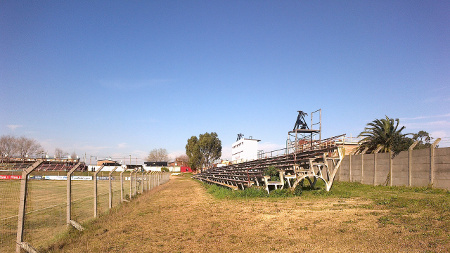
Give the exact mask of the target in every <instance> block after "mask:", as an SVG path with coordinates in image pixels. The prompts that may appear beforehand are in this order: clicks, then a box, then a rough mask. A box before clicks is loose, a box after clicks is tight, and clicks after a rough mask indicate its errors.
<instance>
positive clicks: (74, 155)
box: [70, 151, 78, 159]
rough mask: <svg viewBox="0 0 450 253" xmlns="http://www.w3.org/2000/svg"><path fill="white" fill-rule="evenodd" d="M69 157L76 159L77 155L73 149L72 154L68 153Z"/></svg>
mask: <svg viewBox="0 0 450 253" xmlns="http://www.w3.org/2000/svg"><path fill="white" fill-rule="evenodd" d="M70 158H71V159H78V155H77V153H75V151H73V152H72V154H71V155H70Z"/></svg>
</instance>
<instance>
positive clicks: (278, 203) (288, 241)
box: [55, 177, 449, 252]
mask: <svg viewBox="0 0 450 253" xmlns="http://www.w3.org/2000/svg"><path fill="white" fill-rule="evenodd" d="M366 204H368V203H366V202H365V201H363V200H359V199H345V200H342V199H331V200H327V201H326V202H324V201H322V202H317V201H316V202H313V201H307V200H303V199H302V198H301V197H298V198H289V199H281V200H273V199H267V200H266V199H256V200H255V199H250V200H218V199H214V198H213V197H211V196H210V195H209V194H207V193H206V191H205V189H204V188H203V187H202V186H201V185H200V184H199V183H198V182H196V181H193V180H191V179H188V178H183V177H174V178H173V179H172V180H171V181H170V182H168V183H167V184H164V185H162V186H160V187H157V188H156V189H153V190H152V191H150V192H148V193H145V194H144V195H143V196H140V197H139V198H138V199H137V200H134V201H132V202H131V203H128V204H125V205H124V206H122V208H120V209H118V210H116V211H115V212H113V213H112V214H110V215H108V216H105V217H100V218H99V219H98V220H97V221H96V222H95V223H94V224H92V225H91V227H89V228H88V229H87V230H86V231H85V232H83V233H80V234H79V236H78V235H77V236H76V238H75V237H74V238H73V239H69V240H65V241H64V242H63V243H60V244H59V245H55V249H57V250H55V251H58V252H240V251H243V252H268V251H281V252H307V251H313V252H354V251H357V252H406V251H407V252H423V251H425V250H428V249H429V245H428V242H427V241H420V240H413V239H412V238H413V237H411V234H410V232H409V231H407V230H405V229H403V228H402V227H401V226H380V223H379V217H380V216H381V215H382V214H383V212H384V211H383V210H371V209H368V208H366V207H365V206H366ZM448 246H449V245H436V246H435V247H434V251H445V250H446V247H448Z"/></svg>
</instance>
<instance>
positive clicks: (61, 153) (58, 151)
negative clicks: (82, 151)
mask: <svg viewBox="0 0 450 253" xmlns="http://www.w3.org/2000/svg"><path fill="white" fill-rule="evenodd" d="M67 155H69V153H67V152H65V151H63V150H62V149H60V148H55V158H57V159H61V158H63V157H65V156H67Z"/></svg>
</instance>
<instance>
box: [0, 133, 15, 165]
mask: <svg viewBox="0 0 450 253" xmlns="http://www.w3.org/2000/svg"><path fill="white" fill-rule="evenodd" d="M16 152H17V139H16V137H14V136H11V135H3V136H2V137H0V156H1V159H2V160H3V159H9V158H11V157H14V156H15V155H16Z"/></svg>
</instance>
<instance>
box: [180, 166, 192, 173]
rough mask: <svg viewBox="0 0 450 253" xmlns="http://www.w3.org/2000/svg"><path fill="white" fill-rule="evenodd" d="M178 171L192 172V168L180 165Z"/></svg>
mask: <svg viewBox="0 0 450 253" xmlns="http://www.w3.org/2000/svg"><path fill="white" fill-rule="evenodd" d="M180 172H181V173H184V172H192V169H191V168H190V167H180Z"/></svg>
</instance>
